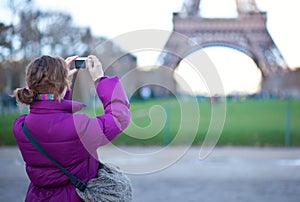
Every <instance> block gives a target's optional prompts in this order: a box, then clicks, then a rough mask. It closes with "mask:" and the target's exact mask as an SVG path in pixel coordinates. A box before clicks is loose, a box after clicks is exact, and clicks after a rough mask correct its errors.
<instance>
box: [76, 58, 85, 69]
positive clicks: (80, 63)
mask: <svg viewBox="0 0 300 202" xmlns="http://www.w3.org/2000/svg"><path fill="white" fill-rule="evenodd" d="M85 60H86V58H77V59H76V60H75V68H86V66H85Z"/></svg>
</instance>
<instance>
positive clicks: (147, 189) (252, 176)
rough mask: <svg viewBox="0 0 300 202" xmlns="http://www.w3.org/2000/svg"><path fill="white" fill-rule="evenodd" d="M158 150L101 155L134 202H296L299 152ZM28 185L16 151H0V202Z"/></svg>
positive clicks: (19, 195) (20, 195)
mask: <svg viewBox="0 0 300 202" xmlns="http://www.w3.org/2000/svg"><path fill="white" fill-rule="evenodd" d="M163 149H164V148H160V147H123V148H118V149H116V148H114V147H110V146H107V147H105V148H103V149H101V150H100V154H101V159H102V160H103V161H106V162H111V163H114V164H117V165H119V166H120V167H121V168H122V169H123V170H124V171H126V172H127V173H128V176H129V177H130V179H131V180H132V184H133V188H134V202H153V201H158V202H160V201H162V202H164V201H167V202H169V201H172V202H177V201H178V202H179V201H180V202H182V201H184V202H189V201H191V202H192V201H195V202H196V201H197V202H198V201H204V202H220V201H225V202H226V201H228V202H247V201H249V202H252V201H253V202H254V201H255V202H267V201H272V202H283V201H284V202H299V198H300V172H299V171H300V148H259V147H217V148H215V149H214V150H213V151H212V153H210V155H209V156H208V157H207V158H205V159H199V158H198V156H199V149H200V147H191V148H189V149H188V151H187V152H186V153H183V151H184V148H182V147H170V148H168V149H166V150H163ZM120 151H121V153H120ZM182 154H184V155H183V156H182V157H181V158H178V157H180V156H181V155H182ZM27 186H28V178H27V176H26V174H25V171H24V163H23V161H22V158H21V156H20V153H19V151H18V148H17V147H0V201H1V202H2V201H3V202H7V201H9V202H20V201H24V195H25V193H26V190H27Z"/></svg>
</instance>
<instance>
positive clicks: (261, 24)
mask: <svg viewBox="0 0 300 202" xmlns="http://www.w3.org/2000/svg"><path fill="white" fill-rule="evenodd" d="M223 1H224V0H223ZM200 3H201V1H200V0H185V1H184V3H183V7H182V10H181V12H177V13H173V32H172V34H171V35H170V37H169V39H168V41H167V43H166V44H165V47H164V53H163V54H162V55H161V56H160V60H161V61H162V65H163V66H166V67H170V68H173V69H175V68H176V67H177V66H178V64H179V63H180V61H181V60H182V59H183V58H184V57H186V56H188V55H189V54H191V53H192V52H194V51H197V50H199V49H201V48H205V47H210V46H225V47H230V48H234V49H236V50H239V51H241V52H243V53H245V54H246V55H248V56H249V57H251V58H252V59H253V61H254V62H255V63H256V64H257V66H258V68H259V69H260V70H261V72H262V76H263V79H265V78H266V77H269V76H272V75H274V74H276V75H278V73H279V74H280V73H281V72H283V71H284V70H285V69H288V66H287V64H286V62H285V60H284V58H283V56H282V55H281V53H280V51H279V49H278V48H277V46H276V45H275V43H274V41H273V39H272V37H271V35H270V34H269V32H268V30H267V26H266V21H267V15H266V12H262V11H260V10H259V9H258V7H257V5H256V2H255V0H236V7H237V13H238V15H237V17H235V18H204V17H202V16H201V13H200V11H199V6H200ZM180 35H181V36H180ZM182 35H184V36H186V39H182ZM191 41H193V43H191Z"/></svg>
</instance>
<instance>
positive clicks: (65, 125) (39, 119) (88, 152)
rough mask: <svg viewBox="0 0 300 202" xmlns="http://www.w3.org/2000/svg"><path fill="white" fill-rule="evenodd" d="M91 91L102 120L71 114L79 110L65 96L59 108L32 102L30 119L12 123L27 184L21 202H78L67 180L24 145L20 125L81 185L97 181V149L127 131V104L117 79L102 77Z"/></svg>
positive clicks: (27, 116)
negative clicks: (94, 178)
mask: <svg viewBox="0 0 300 202" xmlns="http://www.w3.org/2000/svg"><path fill="white" fill-rule="evenodd" d="M95 86H96V91H97V94H98V96H99V98H100V100H101V101H102V103H103V107H104V114H102V115H99V116H97V117H95V118H90V117H88V116H87V115H86V114H83V113H75V112H77V111H79V110H81V109H82V108H83V107H84V106H85V105H84V104H82V103H79V102H75V101H70V100H67V99H66V98H67V97H69V96H68V95H66V96H65V99H63V100H61V102H57V101H53V100H51V101H50V100H49V101H47V100H37V101H34V102H33V103H32V104H31V105H30V113H29V114H25V115H22V116H20V117H18V118H17V119H16V120H15V123H14V128H13V132H14V135H15V138H16V141H17V143H18V146H19V149H20V151H21V153H22V156H23V159H24V161H25V163H26V172H27V175H28V177H29V179H30V185H29V188H28V191H27V195H26V199H25V201H26V202H37V201H39V202H41V201H51V202H58V201H61V202H68V201H72V202H77V201H82V200H81V199H80V198H79V197H78V195H77V193H76V190H75V187H74V185H73V184H71V182H70V181H69V179H68V178H67V176H66V175H65V174H63V173H62V171H61V170H59V169H58V168H57V167H56V166H55V165H54V164H53V163H52V162H51V161H50V160H49V159H48V158H47V157H45V156H44V155H43V154H41V153H40V152H39V151H37V150H36V148H35V147H34V146H33V145H32V144H31V142H30V141H29V140H28V139H27V137H26V136H25V134H24V133H23V131H22V124H23V123H24V122H25V123H26V125H27V127H28V129H29V130H30V131H31V132H32V134H33V135H34V136H35V138H36V139H37V140H38V141H39V142H40V143H41V145H42V146H43V147H44V148H45V149H46V150H47V151H48V152H49V153H50V154H51V155H52V156H53V157H54V158H55V159H56V160H57V161H58V162H59V163H60V164H61V165H62V166H64V167H65V168H66V169H68V170H69V171H70V172H71V173H72V174H74V175H75V176H77V177H78V178H79V179H81V180H82V181H84V182H87V181H88V180H89V179H91V178H93V177H95V176H96V175H97V169H98V156H97V151H96V150H97V148H98V147H99V146H101V145H105V144H107V143H109V142H110V141H111V140H113V139H114V138H115V137H116V136H117V135H118V134H120V133H121V132H122V130H124V129H125V128H126V127H127V126H128V124H129V122H130V111H129V102H128V99H127V96H126V94H125V92H124V89H123V87H122V85H121V83H120V80H119V78H118V77H112V78H108V77H102V78H100V79H98V80H97V81H96V82H95ZM67 94H70V93H67Z"/></svg>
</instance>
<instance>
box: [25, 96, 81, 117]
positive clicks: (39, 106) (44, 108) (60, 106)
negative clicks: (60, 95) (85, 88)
mask: <svg viewBox="0 0 300 202" xmlns="http://www.w3.org/2000/svg"><path fill="white" fill-rule="evenodd" d="M84 107H86V105H85V104H83V103H81V102H76V101H70V100H64V99H62V100H61V101H60V102H58V101H56V100H36V101H34V102H33V103H31V105H30V112H32V113H40V114H41V113H47V112H49V110H51V111H52V110H54V111H67V112H72V113H75V112H78V111H80V110H81V109H82V108H84Z"/></svg>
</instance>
